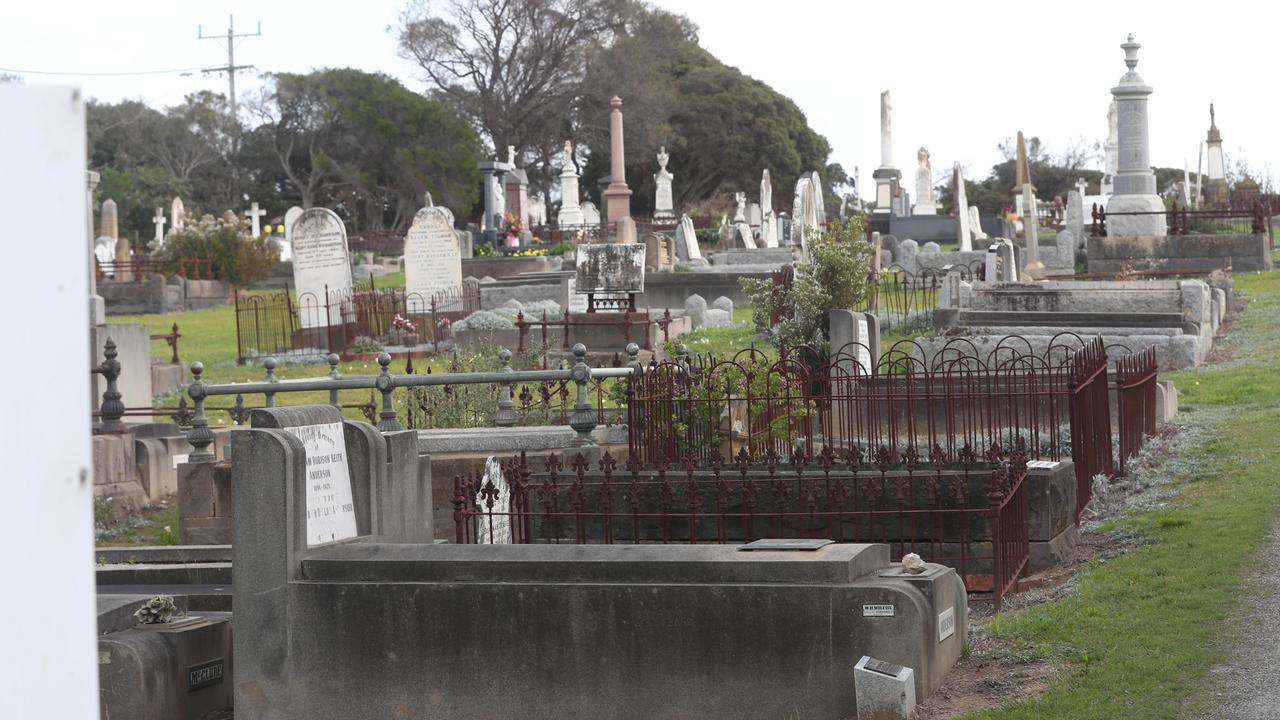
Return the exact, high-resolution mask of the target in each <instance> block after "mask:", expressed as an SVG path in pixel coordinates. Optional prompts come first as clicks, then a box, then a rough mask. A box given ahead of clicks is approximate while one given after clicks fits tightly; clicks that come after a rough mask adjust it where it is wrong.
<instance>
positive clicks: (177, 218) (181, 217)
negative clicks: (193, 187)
mask: <svg viewBox="0 0 1280 720" xmlns="http://www.w3.org/2000/svg"><path fill="white" fill-rule="evenodd" d="M186 224H187V210H186V208H185V207H183V205H182V198H180V197H178V196H177V195H174V196H173V203H172V204H170V206H169V228H170V232H172V231H174V230H181V229H182V228H184V227H186Z"/></svg>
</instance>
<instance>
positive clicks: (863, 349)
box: [827, 310, 880, 377]
mask: <svg viewBox="0 0 1280 720" xmlns="http://www.w3.org/2000/svg"><path fill="white" fill-rule="evenodd" d="M827 319H828V322H829V323H830V327H831V354H832V355H833V356H835V357H837V358H840V359H839V360H838V361H837V365H838V366H840V368H841V373H842V374H843V375H845V376H846V377H852V376H854V375H859V376H865V375H871V374H873V373H874V372H875V370H876V365H875V364H876V362H877V361H878V360H879V357H880V322H879V320H878V319H877V318H876V316H875V315H874V314H872V313H865V312H856V311H853V310H829V311H828V312H827ZM855 360H856V361H857V367H856V368H855V367H854V365H853V361H855Z"/></svg>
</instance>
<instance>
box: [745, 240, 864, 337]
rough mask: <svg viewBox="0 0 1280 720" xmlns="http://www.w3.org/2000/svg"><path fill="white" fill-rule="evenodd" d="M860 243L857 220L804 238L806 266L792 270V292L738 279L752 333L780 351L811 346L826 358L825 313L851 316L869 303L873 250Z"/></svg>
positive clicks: (766, 282)
mask: <svg viewBox="0 0 1280 720" xmlns="http://www.w3.org/2000/svg"><path fill="white" fill-rule="evenodd" d="M864 238H865V235H864V233H863V218H862V216H861V215H858V216H855V217H853V218H850V219H848V220H833V221H831V222H829V223H828V224H827V229H826V230H825V231H824V232H821V233H815V232H812V231H810V233H809V235H807V236H806V238H805V251H806V253H807V254H808V261H807V262H801V263H799V264H797V265H796V266H795V281H794V282H793V283H792V284H791V287H790V288H783V287H781V286H779V287H775V286H774V284H773V281H772V280H759V279H755V278H739V279H738V284H739V285H741V286H742V289H743V291H744V292H745V293H746V294H747V296H748V297H749V298H751V319H752V321H753V322H754V323H755V327H756V330H757V331H758V332H760V333H761V334H764V335H766V336H768V338H769V340H770V342H772V343H773V344H774V345H775V346H776V347H778V348H792V347H795V346H797V345H804V344H809V345H813V346H815V347H816V348H818V349H820V350H822V351H824V352H825V351H826V349H827V347H828V345H829V343H830V337H829V333H830V330H831V328H830V323H829V321H828V319H827V311H828V310H833V309H847V310H853V309H855V308H857V307H859V306H861V305H862V303H863V302H864V301H865V300H866V298H867V293H868V291H869V288H870V278H869V273H870V269H871V246H870V245H869V244H868V243H867V242H866V241H865V239H864ZM775 318H777V321H776V322H775Z"/></svg>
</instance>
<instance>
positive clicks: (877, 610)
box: [862, 605, 894, 617]
mask: <svg viewBox="0 0 1280 720" xmlns="http://www.w3.org/2000/svg"><path fill="white" fill-rule="evenodd" d="M893 614H894V607H893V606H892V605H863V606H862V617H893Z"/></svg>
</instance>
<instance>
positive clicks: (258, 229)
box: [244, 202, 267, 238]
mask: <svg viewBox="0 0 1280 720" xmlns="http://www.w3.org/2000/svg"><path fill="white" fill-rule="evenodd" d="M266 214H267V211H266V210H259V209H258V203H256V202H254V203H250V204H249V209H248V210H247V211H245V214H244V216H245V217H247V218H249V222H251V223H253V237H255V238H256V237H258V236H260V235H262V221H261V218H262V217H263V216H264V215H266Z"/></svg>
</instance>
